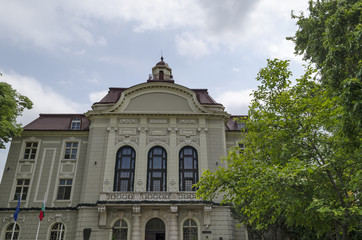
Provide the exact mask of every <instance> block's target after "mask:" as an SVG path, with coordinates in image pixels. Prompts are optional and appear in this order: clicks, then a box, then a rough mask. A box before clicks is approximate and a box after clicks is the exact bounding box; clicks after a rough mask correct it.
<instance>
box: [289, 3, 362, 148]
mask: <svg viewBox="0 0 362 240" xmlns="http://www.w3.org/2000/svg"><path fill="white" fill-rule="evenodd" d="M308 10H309V14H307V16H305V15H304V14H303V13H302V14H301V15H299V16H297V15H292V17H293V18H294V19H297V20H298V21H297V25H298V27H299V29H298V31H297V32H296V34H295V36H294V37H291V38H289V39H291V40H293V41H294V43H295V52H296V54H299V55H303V56H304V59H305V60H309V61H310V62H312V63H314V64H315V66H316V68H317V69H318V70H319V73H320V77H321V82H322V84H323V86H324V87H325V88H326V89H327V90H328V94H330V95H332V96H338V104H340V105H341V106H343V107H344V108H345V110H346V111H345V114H344V115H343V116H341V119H342V121H343V125H342V128H341V131H343V133H344V134H345V135H346V136H347V137H348V138H350V140H351V144H355V145H357V146H358V145H359V144H360V138H361V127H362V122H361V121H362V99H361V96H362V80H361V78H362V58H361V55H362V44H361V41H362V15H361V12H362V2H361V1H360V0H318V1H309V8H308ZM356 133H357V134H356Z"/></svg>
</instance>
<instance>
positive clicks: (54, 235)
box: [49, 222, 65, 240]
mask: <svg viewBox="0 0 362 240" xmlns="http://www.w3.org/2000/svg"><path fill="white" fill-rule="evenodd" d="M64 235H65V226H64V224H63V223H60V222H57V223H54V224H53V225H52V227H51V229H50V238H49V240H64V239H65V237H64Z"/></svg>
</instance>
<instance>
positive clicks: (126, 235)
mask: <svg viewBox="0 0 362 240" xmlns="http://www.w3.org/2000/svg"><path fill="white" fill-rule="evenodd" d="M117 223H119V227H118V226H115V225H116V224H117ZM124 224H125V225H126V226H124ZM124 230H125V233H124ZM128 230H129V227H128V223H127V221H125V220H124V219H118V220H116V221H115V222H114V223H113V225H112V239H113V238H115V236H114V234H115V232H116V231H120V232H122V231H123V234H125V235H123V236H125V237H126V239H121V240H127V239H128V232H129V231H128Z"/></svg>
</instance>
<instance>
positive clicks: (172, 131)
mask: <svg viewBox="0 0 362 240" xmlns="http://www.w3.org/2000/svg"><path fill="white" fill-rule="evenodd" d="M168 131H169V132H170V133H177V131H178V128H177V127H170V128H168Z"/></svg>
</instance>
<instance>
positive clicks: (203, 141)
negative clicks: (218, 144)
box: [198, 118, 209, 176]
mask: <svg viewBox="0 0 362 240" xmlns="http://www.w3.org/2000/svg"><path fill="white" fill-rule="evenodd" d="M199 121H200V122H199V124H200V125H199V128H198V131H199V135H200V158H199V159H200V165H199V166H200V170H199V171H200V174H202V173H203V171H204V170H206V169H209V167H208V161H207V137H206V133H207V130H208V129H207V127H206V126H205V125H206V121H205V118H200V120H199ZM200 176H201V175H200Z"/></svg>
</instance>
